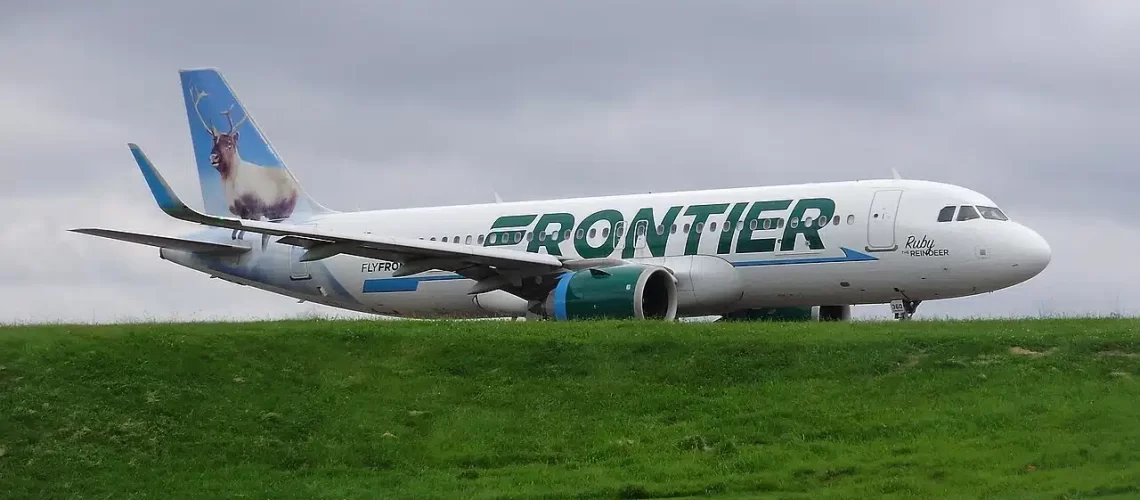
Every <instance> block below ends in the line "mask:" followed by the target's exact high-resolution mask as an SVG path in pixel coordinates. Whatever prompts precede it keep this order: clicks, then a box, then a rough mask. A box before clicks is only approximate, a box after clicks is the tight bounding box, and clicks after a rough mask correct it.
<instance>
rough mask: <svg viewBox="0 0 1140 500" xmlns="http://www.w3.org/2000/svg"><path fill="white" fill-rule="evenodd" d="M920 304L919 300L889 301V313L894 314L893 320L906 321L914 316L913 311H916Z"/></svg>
mask: <svg viewBox="0 0 1140 500" xmlns="http://www.w3.org/2000/svg"><path fill="white" fill-rule="evenodd" d="M921 303H922V301H921V300H901V299H895V300H892V301H891V312H893V313H895V319H897V320H899V321H906V320H908V319H910V317H911V316H914V311H915V310H916V309H918V305H919V304H921Z"/></svg>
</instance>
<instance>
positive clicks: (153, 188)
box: [127, 143, 189, 218]
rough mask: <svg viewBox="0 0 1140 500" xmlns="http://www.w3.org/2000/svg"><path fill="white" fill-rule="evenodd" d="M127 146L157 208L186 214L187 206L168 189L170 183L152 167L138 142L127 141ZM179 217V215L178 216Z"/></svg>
mask: <svg viewBox="0 0 1140 500" xmlns="http://www.w3.org/2000/svg"><path fill="white" fill-rule="evenodd" d="M127 147H129V148H131V154H132V155H134V157H135V163H138V165H139V170H141V171H142V175H143V179H146V184H147V186H148V187H149V188H150V194H151V195H152V196H154V201H155V202H156V203H158V208H161V209H162V211H163V212H166V213H167V214H170V215H171V216H173V217H179V216H182V215H185V214H186V211H187V210H188V209H189V207H187V206H186V204H185V203H182V200H181V199H179V198H178V195H177V194H174V190H173V189H170V185H169V184H167V183H166V179H163V178H162V174H159V173H158V169H156V168H154V164H153V163H151V162H150V159H149V158H147V157H146V154H144V153H143V152H142V148H139V145H138V144H135V143H128V144H127ZM179 218H181V217H179Z"/></svg>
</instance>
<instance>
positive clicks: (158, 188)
mask: <svg viewBox="0 0 1140 500" xmlns="http://www.w3.org/2000/svg"><path fill="white" fill-rule="evenodd" d="M227 90H228V88H227ZM243 112H244V110H243ZM246 116H248V115H246ZM256 132H257V133H256V134H251V135H252V136H253V137H255V138H257V137H262V134H261V133H260V131H256ZM243 140H244V136H243ZM243 145H244V143H243ZM257 146H261V147H268V145H267V144H255V145H254V147H257ZM131 149H132V152H133V153H134V155H135V159H136V161H137V162H138V165H139V167H140V169H141V170H142V173H143V175H144V178H145V179H146V180H147V182H148V185H149V186H150V188H151V190H152V192H153V193H154V195H155V199H156V201H157V202H158V204H159V206H160V208H162V209H163V210H164V211H166V212H167V213H168V214H170V215H172V216H174V217H177V218H180V219H183V220H186V221H190V222H193V223H197V224H202V225H205V226H208V227H207V228H206V229H205V230H202V231H200V232H197V233H194V234H191V235H187V236H184V237H181V238H171V237H158V236H150V235H137V234H134V233H127V232H123V231H111V230H102V229H79V230H76V231H79V232H84V233H87V234H92V235H96V236H102V237H108V238H114V239H120V240H124V241H130V242H133V243H141V244H147V245H152V246H157V247H160V248H161V250H160V255H161V256H162V258H164V259H167V260H169V261H171V262H175V263H177V264H180V265H183V266H186V267H189V268H192V269H196V270H199V271H202V272H204V273H207V274H209V275H211V276H214V277H218V278H222V279H226V280H229V281H233V282H236V283H240V284H243V285H249V286H254V287H257V288H260V289H263V290H267V291H271V292H274V293H279V294H283V295H287V296H290V297H294V298H296V299H300V300H304V301H311V302H317V303H322V304H327V305H330V306H333V307H340V308H346V309H351V310H356V311H363V312H369V313H377V314H384V315H392V316H401V317H414V318H444V317H491V316H516V317H517V316H528V317H532V318H538V317H550V318H555V319H573V318H572V317H570V316H572V315H569V316H568V314H567V313H566V308H567V305H566V304H567V301H573V300H579V301H583V300H584V301H585V302H586V303H589V301H590V300H593V299H592V298H591V297H590V296H584V297H580V296H578V295H575V292H573V291H571V292H567V291H566V288H565V287H566V286H568V285H566V284H565V283H564V282H568V281H569V279H570V277H571V276H573V275H575V274H576V273H587V272H588V273H594V274H593V276H595V277H597V278H598V279H604V278H605V277H606V276H607V272H608V271H607V270H616V269H620V266H623V265H626V266H628V265H630V264H633V265H635V267H637V266H642V267H645V268H646V269H663V270H665V271H667V273H668V276H670V278H671V280H670V282H669V286H668V287H665V288H663V289H662V290H665V289H666V288H667V291H668V292H669V293H667V294H663V295H662V294H658V295H656V296H655V297H657V298H654V299H652V300H668V304H667V307H665V308H664V309H661V310H662V311H666V310H668V311H670V312H672V313H665V315H664V316H663V317H665V319H672V318H674V317H683V316H707V315H729V316H732V315H739V314H741V313H742V312H746V311H752V310H760V309H770V308H788V307H813V306H814V307H816V310H815V313H814V317H820V316H827V317H831V318H845V317H848V316H849V311H850V308H849V306H850V305H853V304H884V303H892V306H893V307H894V308H895V312H896V316H897V317H900V318H907V317H910V315H911V314H912V313H913V312H914V308H915V307H916V306H917V304H918V303H920V302H921V301H925V300H936V299H947V298H953V297H964V296H969V295H975V294H981V293H987V292H992V291H995V290H1000V289H1003V288H1006V287H1009V286H1012V285H1015V284H1018V283H1021V282H1023V281H1026V280H1028V279H1030V278H1032V277H1033V276H1035V275H1037V274H1038V273H1040V272H1041V271H1042V270H1043V269H1045V267H1046V266H1047V265H1048V263H1049V261H1050V248H1049V245H1048V244H1047V243H1046V242H1045V240H1044V239H1043V238H1041V236H1039V235H1038V234H1037V233H1036V232H1034V231H1033V230H1031V229H1029V228H1027V227H1025V226H1023V225H1021V224H1019V223H1017V222H1015V221H1013V220H1009V219H1008V218H1007V217H1006V216H1005V215H1004V214H1003V213H1002V212H1001V211H1000V210H999V209H998V208H997V204H996V203H994V202H993V201H992V200H990V199H989V198H987V197H986V196H984V195H982V194H980V193H977V192H975V191H972V190H970V189H966V188H963V187H959V186H953V185H949V184H942V183H936V182H928V181H919V180H906V179H899V178H897V177H898V176H897V174H896V176H895V177H896V178H893V179H883V180H867V181H848V182H831V183H812V184H800V185H786V186H763V187H746V188H735V189H718V190H701V191H683V192H673V193H654V194H634V195H625V196H605V197H591V198H574V199H561V200H545V201H522V202H502V201H501V200H500V199H498V197H497V196H496V202H494V203H487V204H477V205H462V206H444V207H430V208H407V209H397V210H380V211H364V212H348V213H337V212H332V211H326V210H321V211H316V212H307V213H304V214H293V215H292V216H291V217H290V218H287V219H285V220H282V221H278V222H270V221H260V220H249V219H242V218H239V217H226V216H220V215H217V214H203V213H199V212H196V211H194V210H191V209H189V208H188V207H187V206H186V205H185V204H184V203H182V202H181V201H180V200H179V199H178V197H177V196H176V195H175V194H174V193H173V191H171V190H170V188H169V186H168V185H167V184H166V182H165V181H164V180H163V179H162V177H161V176H160V175H159V174H158V172H157V170H156V169H154V167H153V165H151V164H150V162H149V160H147V158H146V156H145V155H143V154H142V151H141V150H140V149H139V148H138V147H137V146H134V145H131ZM279 168H280V173H281V174H283V176H284V177H286V178H289V179H292V178H293V177H292V175H291V174H289V173H288V171H287V170H286V169H285V168H284V166H282V167H279ZM204 186H205V184H204ZM812 199H825V200H830V202H833V203H834V212H833V213H824V211H823V210H816V211H815V212H812V211H811V210H810V209H809V210H808V211H806V212H803V214H802V216H801V217H799V218H797V219H795V221H794V224H796V225H797V226H798V225H799V224H806V225H808V226H814V234H817V235H818V236H819V243H818V244H816V245H810V244H809V242H808V241H807V238H806V236H805V235H803V234H798V233H797V232H795V231H790V230H789V228H788V227H785V226H784V224H785V217H787V216H788V215H789V212H791V208H792V207H787V208H788V210H783V211H781V210H775V211H769V212H766V213H765V214H764V217H769V218H773V219H771V220H773V221H775V224H773V226H774V227H772V228H771V229H767V228H766V227H764V226H762V225H760V224H757V223H756V222H754V221H753V220H749V219H747V218H745V217H744V216H743V213H742V211H735V212H734V211H730V210H722V211H721V212H720V213H715V214H713V215H711V216H709V217H708V218H707V220H705V221H704V223H703V224H701V225H698V224H697V222H699V220H698V219H697V218H696V217H694V216H693V215H690V214H686V213H685V211H684V210H683V209H684V208H688V207H692V206H694V205H705V204H727V205H728V206H734V205H735V204H738V203H752V202H759V201H765V200H788V201H789V202H790V203H792V204H793V206H794V203H795V202H796V201H797V200H812ZM830 202H829V203H830ZM828 206H830V205H828ZM676 207H682V211H681V212H680V213H679V215H678V216H677V217H676V219H675V220H674V221H673V222H672V223H666V224H662V223H661V222H660V221H662V220H663V216H664V215H665V214H666V212H668V211H669V210H670V208H676ZM646 208H651V209H652V214H653V217H654V219H653V220H654V222H653V226H659V227H660V229H661V230H662V231H663V232H664V233H666V234H664V235H662V237H661V238H659V239H658V240H660V239H665V243H664V245H660V244H659V243H660V242H659V241H658V243H655V244H649V243H648V242H647V238H645V237H644V236H643V234H644V233H645V231H644V229H646V227H637V228H634V229H630V230H629V232H628V235H627V233H626V231H624V230H620V229H619V230H614V231H612V232H610V231H609V229H610V228H611V227H612V226H609V225H607V224H597V225H593V226H591V227H581V226H579V225H578V224H579V223H580V222H582V221H583V219H585V218H586V217H587V216H589V215H591V214H594V213H596V212H599V211H601V210H607V209H608V210H614V211H616V212H619V213H620V214H621V220H622V221H623V223H622V224H623V225H626V224H633V223H634V221H635V220H636V218H635V214H637V213H639V211H641V210H643V209H646ZM741 208H743V207H741ZM734 213H735V215H733V214H734ZM526 214H529V215H533V216H535V217H541V216H542V215H543V214H569V216H570V217H572V220H573V221H574V225H573V226H572V227H561V226H554V227H556V228H557V229H556V232H554V231H546V232H540V231H538V230H537V228H536V227H535V223H534V220H533V217H532V218H531V220H528V221H527V224H525V225H520V226H517V229H518V231H519V238H518V240H517V242H514V241H511V240H508V241H511V242H510V243H508V244H501V241H495V240H494V239H493V237H492V235H493V234H496V232H501V231H502V230H503V228H501V227H500V228H493V226H494V225H495V224H496V221H499V220H500V218H502V217H504V216H520V215H526ZM820 221H823V222H824V224H822V225H821V224H820ZM786 224H788V225H789V226H791V225H792V224H793V221H792V220H790V219H789V220H787V221H786ZM653 226H648V231H654V230H656V229H657V227H653ZM726 226H727V227H726ZM591 229H596V231H591ZM625 229H629V228H628V226H627V227H626V228H625ZM750 229H751V230H754V234H755V235H758V236H763V237H770V238H774V239H776V240H777V244H776V247H775V249H774V250H773V251H767V252H742V251H740V248H739V243H740V242H741V241H743V238H744V237H743V236H740V234H739V233H740V232H742V231H749V230H750ZM508 230H510V228H508ZM566 230H569V238H566V237H565V236H567V231H566ZM697 230H699V231H701V234H699V236H693V235H692V234H691V233H692V232H694V231H697ZM250 232H252V233H259V234H261V235H262V240H263V244H262V245H251V244H249V243H247V242H246V241H245V240H244V235H245V234H246V233H250ZM724 233H731V234H730V235H727V236H726V235H725V234H724ZM550 234H554V236H553V238H555V240H552V241H547V240H546V237H547V236H548V235H550ZM524 235H525V236H524ZM788 235H790V238H791V239H792V240H793V243H791V244H788V245H784V244H783V241H782V238H781V236H784V237H786V236H788ZM630 236H632V237H630ZM512 238H513V237H512ZM666 238H667V239H666ZM696 238H699V239H696ZM532 239H540V240H541V241H543V242H544V243H543V244H541V245H535V244H532V241H531V240H532ZM694 239H695V241H697V242H698V243H697V244H696V246H695V248H693V247H691V246H690V245H691V244H690V241H691V240H694ZM726 241H727V242H728V244H727V245H726V244H725V242H726ZM492 243H494V244H492ZM534 243H537V242H534ZM606 244H613V246H614V247H615V248H614V250H613V251H612V252H610V253H609V254H608V255H603V256H600V257H599V256H598V255H588V256H583V255H581V254H580V253H579V250H580V247H581V248H582V249H585V248H596V247H598V246H604V245H606ZM528 247H529V248H530V250H532V251H529V252H528V251H527V249H528ZM687 247H689V248H687ZM551 248H554V249H556V250H557V251H558V252H557V253H560V255H558V254H555V255H551V254H550V251H549V250H550V249H551ZM535 250H537V251H535ZM629 252H632V255H629ZM623 253H625V254H626V256H625V257H623ZM646 276H649V275H648V274H646V275H645V276H642V278H640V281H637V285H636V288H637V291H641V290H645V291H646V293H647V294H650V293H654V294H656V293H657V291H655V290H656V289H652V290H651V288H652V287H654V286H658V285H654V284H653V282H646V281H645V279H646V278H645V277H646ZM647 283H648V284H647ZM571 286H572V285H571ZM627 289H628V290H630V291H631V293H633V291H634V290H633V289H632V287H627ZM618 292H621V293H624V292H622V291H620V290H619V291H618ZM579 295H580V294H579ZM587 295H588V294H587ZM619 295H620V293H619ZM599 297H600V295H599ZM637 297H638V298H637V299H636V300H634V303H635V307H634V309H637V310H638V311H647V310H649V309H651V308H652V306H653V304H650V302H649V301H650V300H651V299H650V298H649V296H648V295H647V296H646V298H645V299H641V298H640V297H641V296H640V295H638V296H637ZM598 300H599V301H602V300H603V299H602V298H598ZM635 316H636V317H640V316H641V315H635Z"/></svg>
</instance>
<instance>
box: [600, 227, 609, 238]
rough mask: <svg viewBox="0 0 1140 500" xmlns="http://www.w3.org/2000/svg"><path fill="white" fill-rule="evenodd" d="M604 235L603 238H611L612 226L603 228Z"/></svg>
mask: <svg viewBox="0 0 1140 500" xmlns="http://www.w3.org/2000/svg"><path fill="white" fill-rule="evenodd" d="M602 237H603V238H609V237H610V228H608V227H603V228H602Z"/></svg>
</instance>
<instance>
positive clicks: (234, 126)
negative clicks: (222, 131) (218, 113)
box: [222, 103, 249, 134]
mask: <svg viewBox="0 0 1140 500" xmlns="http://www.w3.org/2000/svg"><path fill="white" fill-rule="evenodd" d="M234 106H237V103H234V104H230V109H227V110H225V111H222V114H223V115H226V119H227V120H229V122H230V131H229V132H227V134H232V133H234V131H236V130H237V128H238V127H240V126H241V125H242V124H243V123H245V121H246V120H248V119H249V114H248V113H245V110H244V109H243V110H242V113H243V115H242V117H241V119H240V120H238V122H237V123H234V117H233V114H231V112H232V111H233V110H234Z"/></svg>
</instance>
